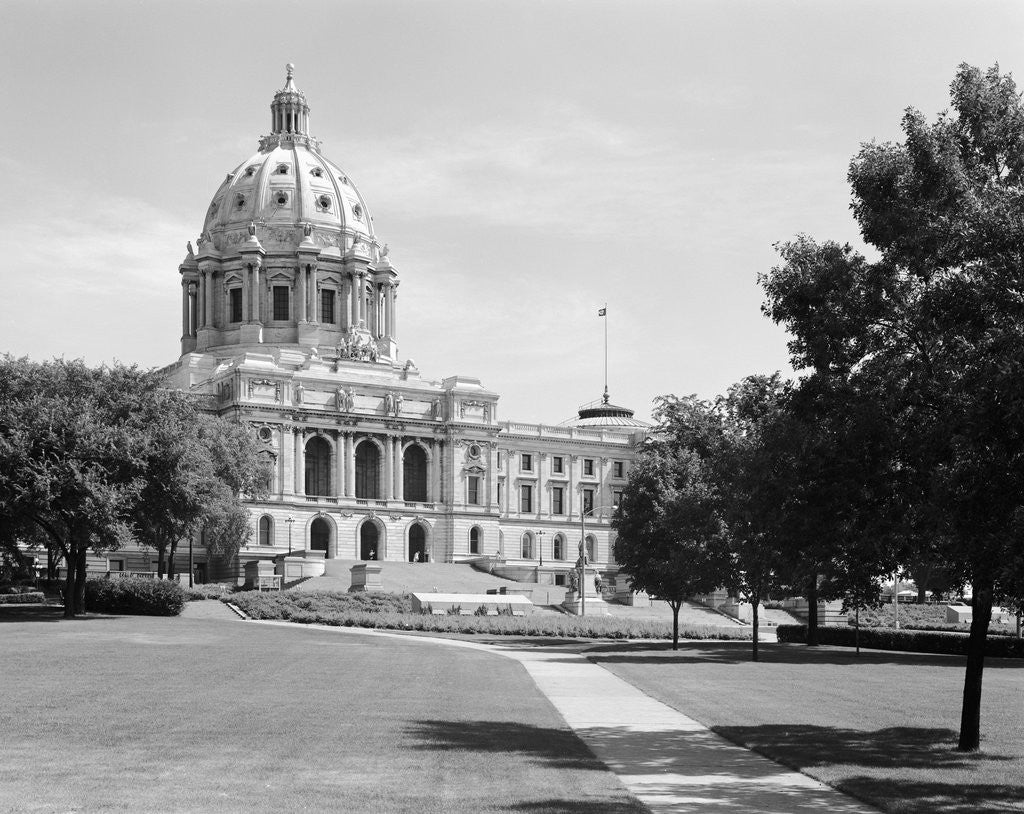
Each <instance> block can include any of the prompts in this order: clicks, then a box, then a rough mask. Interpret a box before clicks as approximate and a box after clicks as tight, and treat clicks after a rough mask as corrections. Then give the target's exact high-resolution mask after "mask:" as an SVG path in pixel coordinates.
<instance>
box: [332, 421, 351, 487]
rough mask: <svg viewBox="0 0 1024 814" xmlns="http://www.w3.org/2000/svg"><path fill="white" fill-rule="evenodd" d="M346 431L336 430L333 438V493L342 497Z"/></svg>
mask: <svg viewBox="0 0 1024 814" xmlns="http://www.w3.org/2000/svg"><path fill="white" fill-rule="evenodd" d="M347 436H348V433H343V432H340V431H339V432H338V434H337V437H336V438H335V439H334V472H335V480H334V495H335V497H342V496H343V495H344V494H345V449H346V446H347V444H346V440H347Z"/></svg>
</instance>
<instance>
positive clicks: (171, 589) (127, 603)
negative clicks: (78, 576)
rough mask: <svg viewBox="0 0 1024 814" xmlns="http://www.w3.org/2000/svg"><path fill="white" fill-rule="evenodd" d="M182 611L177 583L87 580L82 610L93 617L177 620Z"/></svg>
mask: <svg viewBox="0 0 1024 814" xmlns="http://www.w3.org/2000/svg"><path fill="white" fill-rule="evenodd" d="M184 607H185V592H184V591H183V590H182V589H181V586H180V585H179V584H178V583H177V582H172V581H170V580H163V579H142V578H138V579H134V578H119V579H106V578H101V579H89V580H86V583H85V609H86V610H87V611H94V612H96V613H123V614H128V615H140V616H177V615H178V614H179V613H181V610H182V608H184Z"/></svg>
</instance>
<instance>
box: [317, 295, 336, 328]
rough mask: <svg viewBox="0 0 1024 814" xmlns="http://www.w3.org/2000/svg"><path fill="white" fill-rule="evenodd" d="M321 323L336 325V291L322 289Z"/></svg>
mask: <svg viewBox="0 0 1024 814" xmlns="http://www.w3.org/2000/svg"><path fill="white" fill-rule="evenodd" d="M320 321H321V322H322V323H323V324H325V325H333V324H334V289H333V288H322V289H320Z"/></svg>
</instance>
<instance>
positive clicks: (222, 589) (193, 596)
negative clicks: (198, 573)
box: [181, 582, 231, 602]
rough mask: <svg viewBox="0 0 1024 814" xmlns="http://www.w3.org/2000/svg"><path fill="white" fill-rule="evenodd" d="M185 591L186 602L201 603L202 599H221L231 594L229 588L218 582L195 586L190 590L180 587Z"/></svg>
mask: <svg viewBox="0 0 1024 814" xmlns="http://www.w3.org/2000/svg"><path fill="white" fill-rule="evenodd" d="M181 587H182V589H183V590H184V591H185V601H186V602H201V601H202V600H204V599H223V598H224V597H225V596H227V595H228V594H229V593H230V592H231V588H230V587H228V586H227V585H222V584H220V583H219V582H210V583H206V584H196V585H193V586H192V587H191V588H188V587H186V586H184V585H182V586H181Z"/></svg>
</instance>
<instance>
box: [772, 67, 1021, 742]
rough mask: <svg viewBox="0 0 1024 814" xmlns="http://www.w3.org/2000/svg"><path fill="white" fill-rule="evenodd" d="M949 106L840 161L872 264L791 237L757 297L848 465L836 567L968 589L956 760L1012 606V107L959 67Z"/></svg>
mask: <svg viewBox="0 0 1024 814" xmlns="http://www.w3.org/2000/svg"><path fill="white" fill-rule="evenodd" d="M950 100H951V109H950V110H949V111H947V112H944V113H942V114H941V115H939V117H938V118H937V120H936V121H934V122H932V123H929V122H928V121H927V120H926V118H925V117H924V116H923V115H922V114H921V113H920V112H918V111H916V110H914V109H908V110H907V112H906V114H905V115H904V117H903V132H904V140H903V141H902V142H901V143H885V144H878V143H874V142H872V143H869V144H865V145H864V146H863V147H862V148H861V150H860V152H859V153H858V154H857V155H856V156H855V157H854V159H853V161H852V162H851V165H850V169H849V176H848V177H849V181H850V184H851V188H852V191H853V204H852V209H853V213H854V216H855V218H856V220H857V222H858V224H859V225H860V228H861V233H862V235H863V237H864V239H865V240H866V241H867V242H868V243H869V244H870V245H871V246H873V247H874V248H875V250H876V251H877V253H878V257H877V259H871V260H869V259H867V258H866V257H865V256H864V255H862V254H860V253H859V252H856V251H854V250H853V249H852V248H851V247H850V246H848V245H840V244H837V243H833V242H825V243H817V242H815V241H813V240H811V239H810V238H807V237H801V238H798V239H797V240H795V241H792V242H790V243H786V244H782V245H781V246H780V247H779V250H780V254H781V256H782V260H783V262H782V264H781V265H780V266H778V267H776V268H774V269H772V271H771V273H769V274H766V275H763V277H762V278H761V282H762V284H763V286H764V289H765V293H766V302H765V312H766V313H767V314H768V315H769V316H770V317H771V318H772V319H774V320H775V321H776V322H779V323H780V324H782V325H784V326H785V327H786V329H787V330H788V331H789V333H790V334H791V337H792V339H791V342H790V346H789V347H790V352H791V355H792V359H793V364H794V366H795V367H796V368H797V369H802V370H803V371H804V373H805V376H804V378H803V380H802V381H801V383H800V388H799V389H800V394H799V395H798V400H799V399H802V405H803V409H804V413H805V414H807V415H810V414H814V415H816V416H818V417H823V422H822V423H823V425H824V426H825V427H828V428H832V431H833V436H834V437H836V438H838V439H840V440H841V442H842V443H841V444H840V445H839V447H838V448H839V449H843V450H846V451H847V455H849V456H852V455H853V453H854V451H856V460H854V461H850V462H848V463H847V464H844V465H843V466H842V467H841V468H840V470H839V471H840V473H841V474H842V473H846V474H855V475H856V477H855V478H854V481H856V482H859V483H861V484H862V486H861V487H860V488H855V489H853V490H852V491H851V492H850V493H849V495H848V496H847V498H846V499H845V501H844V502H845V509H843V510H842V511H841V512H840V513H839V514H837V515H836V517H837V518H838V519H841V520H843V521H844V522H845V523H846V524H847V531H848V532H849V533H848V534H847V535H843V536H840V538H839V539H840V542H841V543H842V542H849V543H850V545H848V546H845V548H844V554H843V556H846V557H849V558H853V559H855V560H859V563H860V564H859V566H858V568H859V570H860V571H862V572H867V571H871V570H872V567H873V568H874V569H876V570H875V573H877V569H878V568H880V567H882V565H883V563H884V562H885V561H886V560H887V559H888V560H890V561H892V560H896V561H899V562H902V563H903V564H908V563H911V562H920V561H922V560H923V561H926V562H933V563H936V564H938V565H939V566H941V568H943V569H944V570H945V572H946V574H947V575H948V577H949V579H950V580H951V581H952V582H953V583H954V584H960V585H963V584H967V583H969V584H970V585H971V587H972V595H973V600H972V602H973V620H974V621H973V623H972V627H971V643H970V649H969V656H968V665H967V672H966V677H965V687H964V704H963V712H962V717H961V729H960V742H959V746H960V748H961V749H964V750H973V749H977V748H978V745H979V738H980V699H981V676H982V669H983V665H984V639H985V635H986V632H987V629H988V624H989V621H990V619H991V614H992V607H993V602H994V601H995V599H996V598H997V597H1006V596H1019V595H1020V580H1019V578H1018V572H1017V571H1016V567H1015V566H1014V565H1013V564H1014V563H1019V562H1020V559H1021V546H1022V543H1021V540H1022V537H1021V531H1022V528H1021V520H1022V518H1024V504H1022V495H1024V443H1022V441H1024V375H1022V374H1024V257H1022V252H1024V217H1022V215H1024V186H1022V182H1024V176H1022V168H1024V107H1022V105H1021V100H1020V95H1019V94H1018V93H1017V90H1016V86H1015V84H1014V82H1013V80H1012V79H1011V78H1010V77H1008V76H1003V75H1001V74H1000V73H999V70H998V67H995V68H991V69H989V70H988V71H986V72H982V71H980V70H978V69H977V68H974V67H971V66H968V65H962V66H960V68H959V70H958V71H957V73H956V76H955V78H954V80H953V82H952V85H951V87H950ZM836 429H838V431H835V430H836ZM855 444H857V446H855ZM858 468H860V472H859V474H857V473H858ZM849 482H850V483H851V485H852V483H853V481H849ZM868 563H870V564H871V567H869V566H868V565H867V564H868ZM848 570H850V571H851V572H852V571H855V570H858V569H848Z"/></svg>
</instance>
